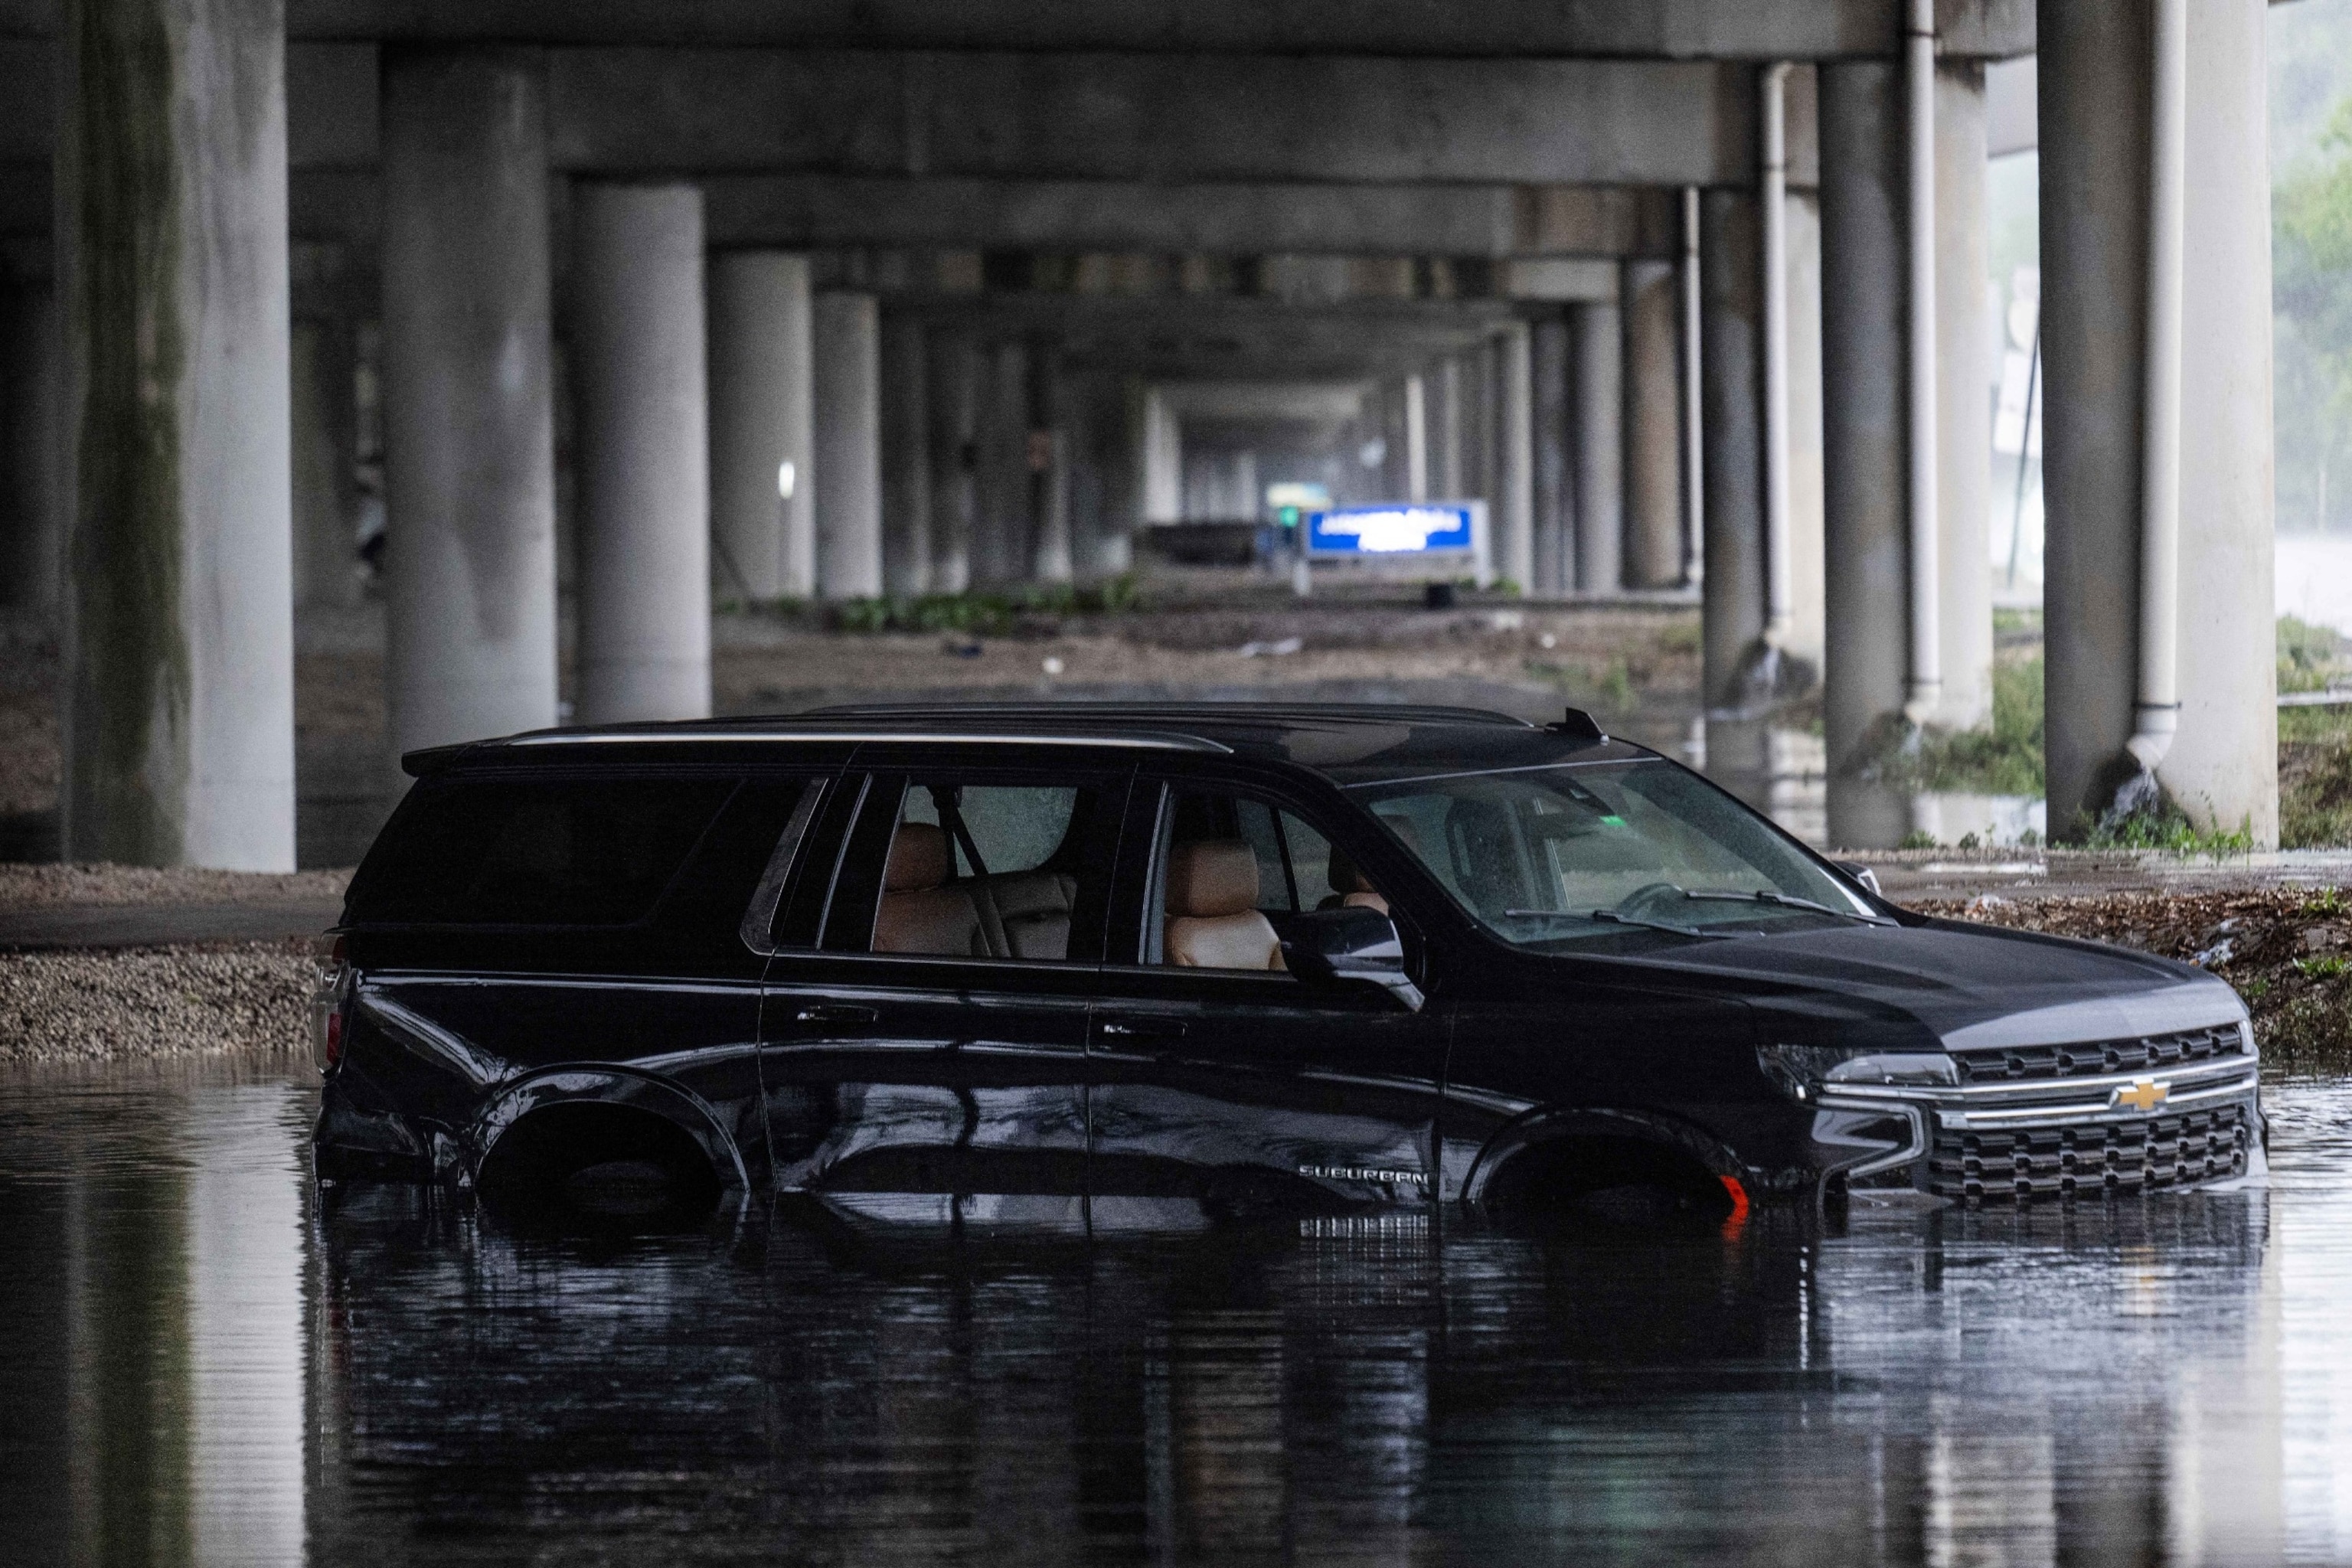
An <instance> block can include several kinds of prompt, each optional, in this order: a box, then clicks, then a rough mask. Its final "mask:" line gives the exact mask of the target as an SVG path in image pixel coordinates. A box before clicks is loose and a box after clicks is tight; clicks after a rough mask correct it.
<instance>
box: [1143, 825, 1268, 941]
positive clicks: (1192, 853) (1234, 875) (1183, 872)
mask: <svg viewBox="0 0 2352 1568" xmlns="http://www.w3.org/2000/svg"><path fill="white" fill-rule="evenodd" d="M1164 947H1165V952H1166V956H1167V961H1168V962H1169V963H1173V964H1180V965H1181V966H1183V967H1184V968H1187V969H1255V970H1260V971H1264V970H1272V969H1281V968H1284V967H1285V965H1284V963H1283V962H1282V943H1281V942H1280V941H1278V940H1277V939H1276V936H1275V934H1274V927H1273V926H1272V925H1271V924H1269V923H1267V921H1266V918H1265V916H1264V915H1262V914H1260V913H1258V910H1257V854H1256V852H1255V850H1253V849H1251V848H1250V847H1249V846H1248V845H1247V844H1244V843H1243V842H1242V841H1241V840H1240V839H1238V838H1206V839H1201V840H1197V841H1195V842H1193V843H1190V844H1179V845H1177V846H1175V847H1173V848H1172V849H1171V850H1170V851H1169V857H1168V928H1167V940H1166V942H1165V944H1164Z"/></svg>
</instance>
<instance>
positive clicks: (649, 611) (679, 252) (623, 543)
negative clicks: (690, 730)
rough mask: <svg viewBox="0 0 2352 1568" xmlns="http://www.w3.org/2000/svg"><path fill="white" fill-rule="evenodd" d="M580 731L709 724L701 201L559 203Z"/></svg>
mask: <svg viewBox="0 0 2352 1568" xmlns="http://www.w3.org/2000/svg"><path fill="white" fill-rule="evenodd" d="M572 212H573V221H574V229H573V241H572V300H573V309H572V365H573V367H574V375H575V380H574V386H575V388H576V393H575V396H576V400H577V401H576V406H577V408H578V410H579V437H578V443H577V446H576V447H575V453H576V456H575V458H574V462H575V464H576V466H577V469H578V472H579V476H580V618H579V667H580V676H579V702H578V713H579V718H580V721H582V722H583V723H588V724H605V723H624V722H627V721H634V720H641V719H700V718H705V717H707V716H708V715H709V712H710V436H709V401H708V398H707V395H706V393H705V386H706V381H705V375H706V373H707V365H708V353H707V349H706V345H705V340H704V336H703V330H704V322H705V320H706V315H705V308H704V303H703V296H702V277H703V267H704V262H703V254H702V191H701V189H700V188H699V187H698V186H695V185H688V184H661V185H632V184H580V185H578V186H576V187H575V188H574V191H573V195H572Z"/></svg>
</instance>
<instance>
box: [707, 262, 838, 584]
mask: <svg viewBox="0 0 2352 1568" xmlns="http://www.w3.org/2000/svg"><path fill="white" fill-rule="evenodd" d="M708 287H709V306H710V322H709V340H710V372H709V379H710V510H711V518H710V522H711V542H712V545H713V547H714V549H715V552H716V553H717V555H718V560H717V561H716V562H714V563H713V567H714V571H713V577H712V581H713V584H714V585H715V586H716V587H717V588H718V589H719V592H720V593H722V594H724V595H727V596H729V597H748V598H751V599H755V600H759V599H778V598H804V597H806V596H807V595H809V594H810V593H811V592H812V591H813V590H814V586H815V583H816V526H815V517H816V485H815V483H814V471H815V464H814V460H813V458H812V450H813V443H814V436H813V435H812V433H811V423H810V422H811V419H812V418H813V413H812V406H811V401H810V398H811V393H810V382H809V376H810V368H809V366H810V353H811V348H810V341H809V332H810V328H809V268H808V258H806V257H803V256H786V255H782V254H780V253H778V252H775V251H752V250H746V251H724V252H721V253H720V254H719V255H717V256H714V257H713V258H711V260H710V269H709V284H708ZM788 465H789V478H788V476H787V466H788Z"/></svg>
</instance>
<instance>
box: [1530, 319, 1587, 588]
mask: <svg viewBox="0 0 2352 1568" xmlns="http://www.w3.org/2000/svg"><path fill="white" fill-rule="evenodd" d="M1529 333H1530V337H1529V348H1528V366H1529V371H1530V374H1532V376H1533V378H1534V384H1535V412H1534V416H1533V420H1532V424H1533V427H1534V439H1535V478H1534V502H1535V574H1534V576H1533V577H1531V578H1530V579H1529V580H1528V592H1529V593H1531V594H1536V595H1541V596H1543V597H1545V598H1552V597H1556V596H1558V595H1561V594H1564V593H1566V592H1568V591H1569V590H1570V589H1571V588H1573V587H1575V586H1576V521H1577V519H1576V453H1575V448H1574V446H1573V445H1572V443H1573V441H1574V439H1575V437H1574V435H1573V433H1572V429H1571V424H1572V421H1571V416H1570V413H1569V387H1570V370H1569V331H1568V323H1567V322H1566V321H1562V320H1560V319H1559V318H1558V317H1556V316H1555V317H1548V318H1546V319H1545V320H1542V321H1536V322H1533V323H1531V324H1530V326H1529Z"/></svg>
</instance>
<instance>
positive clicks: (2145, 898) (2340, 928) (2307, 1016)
mask: <svg viewBox="0 0 2352 1568" xmlns="http://www.w3.org/2000/svg"><path fill="white" fill-rule="evenodd" d="M1917 907H1918V908H1919V909H1921V910H1924V911H1926V912H1928V913H1932V914H1939V915H1947V916H1949V917H1951V918H1953V919H1956V920H1969V921H1983V922H1984V923H1986V924H1988V925H1998V926H2009V927H2011V928H2014V929H2017V930H2021V931H2049V932H2052V933H2053V934H2055V935H2059V936H2074V937H2085V938H2088V939H2090V940H2091V941H2094V942H2114V943H2116V945H2118V946H2121V947H2130V948H2137V949H2138V950H2139V951H2141V952H2153V953H2158V954H2161V955H2162V956H2164V957H2166V958H2177V959H2180V960H2182V961H2184V962H2187V963H2198V964H2201V965H2202V966H2204V967H2205V968H2207V969H2210V970H2211V971H2212V972H2213V973H2216V974H2218V975H2220V976H2221V978H2222V979H2224V980H2226V981H2228V982H2229V983H2230V984H2231V985H2233V986H2235V987H2236V988H2237V991H2238V994H2240V995H2241V996H2243V997H2244V998H2245V999H2246V1005H2247V1007H2248V1008H2249V1009H2251V1010H2252V1013H2253V1016H2254V1036H2255V1038H2256V1040H2257V1041H2258V1042H2259V1043H2260V1045H2261V1047H2262V1051H2263V1067H2264V1068H2265V1069H2267V1070H2269V1071H2272V1072H2281V1073H2290V1074H2297V1073H2343V1072H2352V894H2347V893H2345V892H2343V891H2341V890H2340V889H2334V888H2324V889H2316V890H2315V889H2308V888H2264V889H2244V890H2239V891H2234V892H2210V893H2208V892H2200V893H2168V892H2167V893H2101V894H2093V895H2087V896H2082V897H2063V896H2052V897H2043V898H2037V899H2033V900H2014V901H2012V900H2006V899H2002V898H2000V897H1998V896H1995V895H1987V896H1984V897H1980V898H1977V899H1972V900H1968V901H1966V902H1964V903H1963V902H1954V901H1937V900H1921V902H1920V903H1919V904H1918V905H1917Z"/></svg>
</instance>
